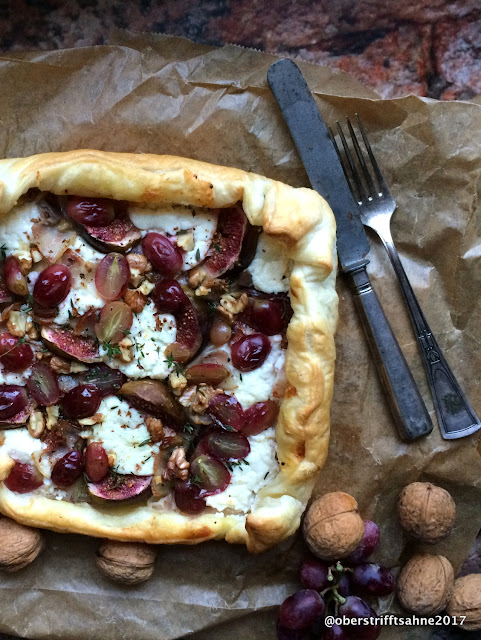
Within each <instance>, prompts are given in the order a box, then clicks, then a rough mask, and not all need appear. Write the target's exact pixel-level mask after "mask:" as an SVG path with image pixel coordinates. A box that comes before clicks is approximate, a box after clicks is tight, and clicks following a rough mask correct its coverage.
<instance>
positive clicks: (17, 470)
mask: <svg viewBox="0 0 481 640" xmlns="http://www.w3.org/2000/svg"><path fill="white" fill-rule="evenodd" d="M3 484H4V485H5V486H6V487H7V489H9V490H10V491H14V492H15V493H29V492H30V491H35V489H38V488H39V487H41V486H42V484H43V480H42V478H40V477H39V476H38V475H37V474H36V472H35V468H34V466H33V465H32V464H24V463H22V462H15V464H14V466H13V467H12V469H11V470H10V473H9V474H8V476H7V477H6V478H5V480H4V482H3Z"/></svg>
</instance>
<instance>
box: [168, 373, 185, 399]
mask: <svg viewBox="0 0 481 640" xmlns="http://www.w3.org/2000/svg"><path fill="white" fill-rule="evenodd" d="M169 382H170V386H171V387H172V391H173V392H174V394H175V395H176V396H180V394H181V393H182V391H183V390H184V389H185V387H186V386H187V378H186V377H185V376H184V375H183V374H182V373H179V372H178V371H172V373H171V374H170V375H169Z"/></svg>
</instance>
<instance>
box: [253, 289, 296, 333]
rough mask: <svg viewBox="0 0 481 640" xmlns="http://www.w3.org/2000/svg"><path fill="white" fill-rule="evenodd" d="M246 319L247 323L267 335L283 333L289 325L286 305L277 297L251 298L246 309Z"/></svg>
mask: <svg viewBox="0 0 481 640" xmlns="http://www.w3.org/2000/svg"><path fill="white" fill-rule="evenodd" d="M245 320H246V322H247V324H249V325H250V326H252V327H254V329H257V331H261V332H262V333H263V334H265V335H266V336H274V335H276V334H278V333H282V332H283V331H284V330H285V328H286V326H287V321H286V320H287V316H285V314H284V306H283V304H282V302H280V301H279V300H276V299H275V298H270V299H267V300H266V299H262V298H255V299H251V300H250V301H249V306H248V307H247V309H246V311H245Z"/></svg>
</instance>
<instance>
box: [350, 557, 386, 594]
mask: <svg viewBox="0 0 481 640" xmlns="http://www.w3.org/2000/svg"><path fill="white" fill-rule="evenodd" d="M352 584H353V585H354V586H355V587H357V588H358V589H360V590H361V591H362V592H363V593H365V594H366V595H370V596H387V595H388V594H390V593H392V592H393V591H394V589H395V586H396V583H395V580H394V576H393V575H392V573H391V572H390V571H389V569H386V567H381V566H380V565H378V564H374V563H370V562H366V563H365V564H359V565H357V566H356V567H355V568H354V572H353V574H352Z"/></svg>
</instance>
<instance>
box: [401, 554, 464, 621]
mask: <svg viewBox="0 0 481 640" xmlns="http://www.w3.org/2000/svg"><path fill="white" fill-rule="evenodd" d="M453 582H454V570H453V567H452V565H451V563H450V562H449V560H448V559H447V558H445V557H444V556H433V555H431V554H429V553H420V554H418V555H415V556H413V557H412V558H411V559H410V560H408V562H407V563H406V564H405V565H404V567H403V568H402V570H401V573H400V575H399V578H398V580H397V596H398V599H399V602H400V603H401V605H402V606H403V607H404V608H405V609H407V610H408V611H412V612H413V613H418V614H420V615H423V616H427V615H432V614H434V613H439V612H440V611H442V610H443V609H444V608H445V606H446V604H447V602H448V600H449V598H450V596H451V593H452V590H453Z"/></svg>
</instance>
